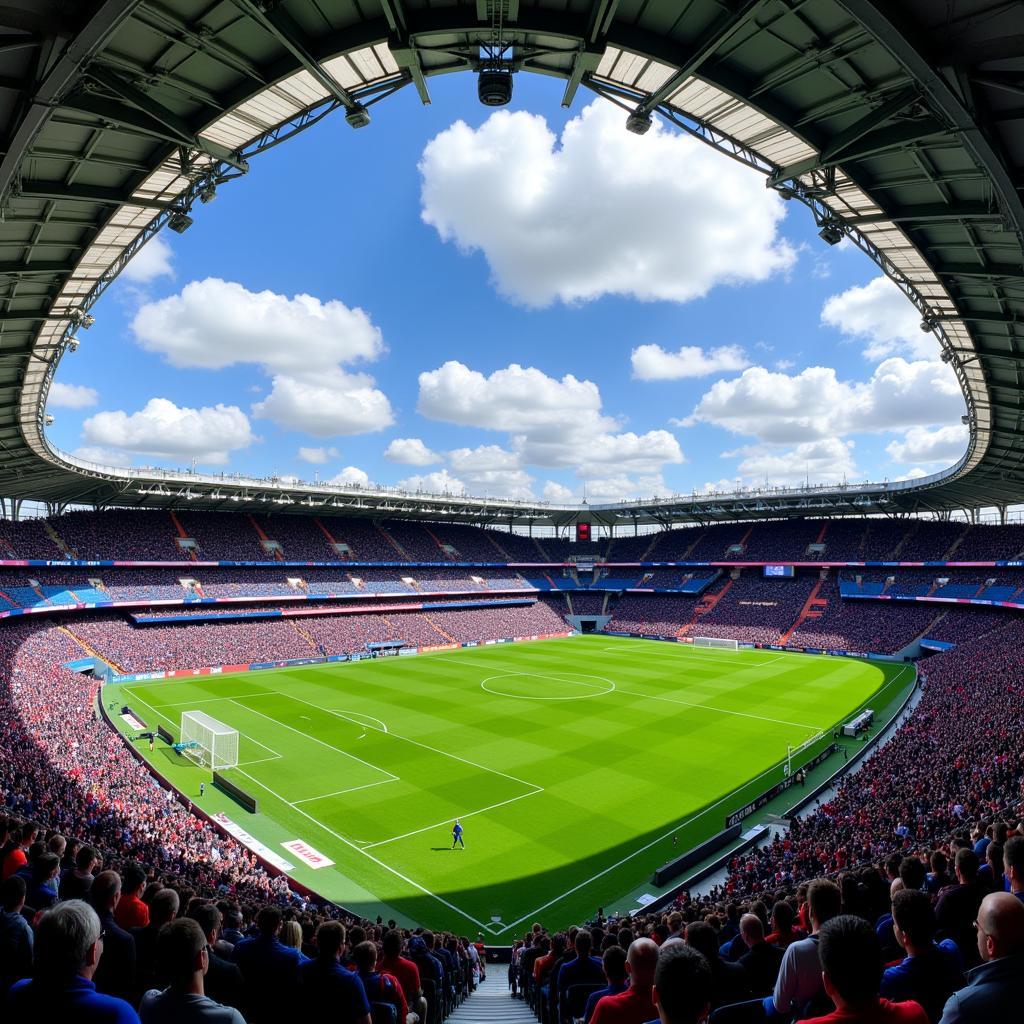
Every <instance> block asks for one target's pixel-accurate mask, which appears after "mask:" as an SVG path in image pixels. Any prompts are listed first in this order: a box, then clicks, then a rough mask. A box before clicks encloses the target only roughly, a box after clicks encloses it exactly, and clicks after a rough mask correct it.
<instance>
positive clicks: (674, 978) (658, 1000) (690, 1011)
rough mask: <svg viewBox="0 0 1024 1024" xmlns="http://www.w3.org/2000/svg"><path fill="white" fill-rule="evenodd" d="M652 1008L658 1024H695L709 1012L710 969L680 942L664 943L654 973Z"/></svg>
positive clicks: (693, 951)
mask: <svg viewBox="0 0 1024 1024" xmlns="http://www.w3.org/2000/svg"><path fill="white" fill-rule="evenodd" d="M654 1005H655V1006H656V1007H657V1011H658V1017H657V1019H658V1020H659V1021H660V1022H661V1024H698V1022H699V1021H702V1020H704V1019H705V1018H706V1017H707V1015H708V1012H709V1010H710V1009H711V969H710V967H709V966H708V962H707V960H705V959H704V957H703V956H701V954H700V953H698V952H697V950H696V949H694V947H693V946H690V945H688V944H686V943H683V942H669V943H666V944H665V945H664V946H663V947H662V949H661V951H660V952H659V954H658V965H657V968H656V969H655V973H654Z"/></svg>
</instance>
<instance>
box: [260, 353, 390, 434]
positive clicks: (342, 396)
mask: <svg viewBox="0 0 1024 1024" xmlns="http://www.w3.org/2000/svg"><path fill="white" fill-rule="evenodd" d="M272 383H273V387H272V389H271V392H270V394H269V395H267V397H266V398H264V399H263V400H262V401H260V402H256V403H255V404H254V405H253V407H252V412H253V415H254V416H256V417H257V418H258V419H269V420H273V421H274V422H275V423H276V424H277V425H278V426H280V427H284V428H285V429H286V430H298V431H302V432H304V433H307V434H312V435H313V436H314V437H336V436H338V435H340V434H345V435H349V434H365V433H368V432H370V431H373V430H383V429H384V428H385V427H389V426H391V424H392V423H393V422H394V417H393V415H392V412H391V403H390V402H389V401H388V399H387V396H386V395H385V394H384V393H383V392H382V391H378V390H377V389H376V388H375V387H373V386H372V385H373V378H372V377H369V376H367V375H366V374H364V373H346V372H345V371H344V370H340V369H336V370H334V371H332V372H325V373H323V374H322V375H321V376H320V379H319V380H316V381H314V380H309V379H307V378H305V377H302V378H296V377H291V376H287V375H286V374H276V375H275V376H274V378H273V382H272Z"/></svg>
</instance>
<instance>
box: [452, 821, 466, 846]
mask: <svg viewBox="0 0 1024 1024" xmlns="http://www.w3.org/2000/svg"><path fill="white" fill-rule="evenodd" d="M456 846H461V847H462V848H463V849H465V848H466V841H465V840H464V839H463V838H462V825H460V824H459V819H458V818H456V819H455V824H454V825H452V849H453V850H454V849H455V847H456Z"/></svg>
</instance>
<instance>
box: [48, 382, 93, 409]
mask: <svg viewBox="0 0 1024 1024" xmlns="http://www.w3.org/2000/svg"><path fill="white" fill-rule="evenodd" d="M98 400H99V395H98V394H97V392H96V389H95V388H89V387H86V386H85V385H84V384H62V383H61V382H60V381H59V380H55V381H54V382H53V383H52V384H51V385H50V391H49V394H48V395H47V396H46V405H47V408H49V407H51V406H52V407H53V408H54V409H88V408H89V406H90V405H95V404H96V402H97V401H98Z"/></svg>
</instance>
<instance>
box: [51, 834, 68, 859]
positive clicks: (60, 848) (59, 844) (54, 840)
mask: <svg viewBox="0 0 1024 1024" xmlns="http://www.w3.org/2000/svg"><path fill="white" fill-rule="evenodd" d="M67 845H68V841H67V840H66V839H65V838H64V837H63V836H62V835H61V834H60V833H59V832H57V833H55V834H54V835H52V836H50V838H49V839H47V841H46V849H47V850H49V851H50V853H55V854H57V859H58V860H60V858H61V857H63V856H64V851H65V850H66V849H67Z"/></svg>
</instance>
